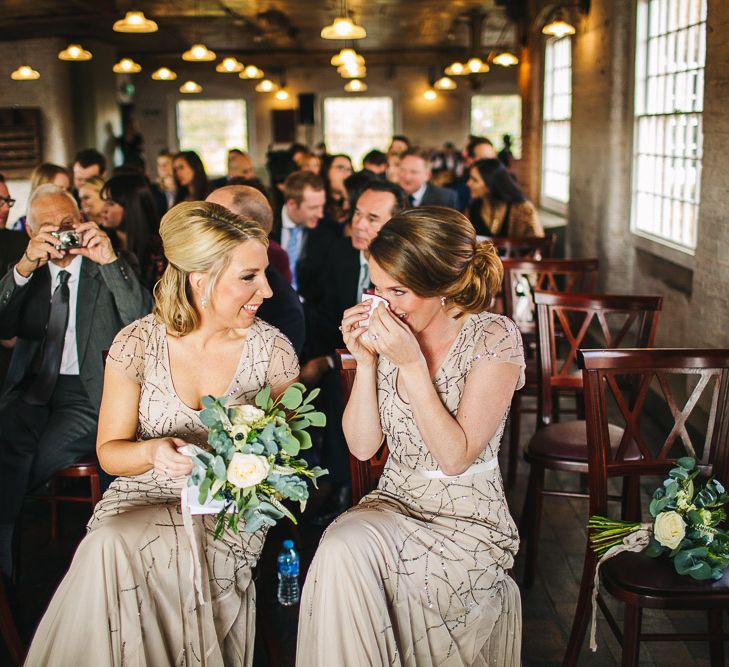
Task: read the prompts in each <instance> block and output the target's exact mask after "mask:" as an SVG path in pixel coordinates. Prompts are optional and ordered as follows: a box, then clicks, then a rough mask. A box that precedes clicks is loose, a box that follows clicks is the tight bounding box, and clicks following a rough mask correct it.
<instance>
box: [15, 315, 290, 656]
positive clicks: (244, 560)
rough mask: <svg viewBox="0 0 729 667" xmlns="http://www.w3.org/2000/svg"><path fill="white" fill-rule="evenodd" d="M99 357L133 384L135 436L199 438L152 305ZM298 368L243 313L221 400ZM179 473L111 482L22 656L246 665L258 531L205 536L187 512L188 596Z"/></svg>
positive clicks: (203, 522) (206, 519)
mask: <svg viewBox="0 0 729 667" xmlns="http://www.w3.org/2000/svg"><path fill="white" fill-rule="evenodd" d="M107 364H109V365H110V366H114V367H115V368H118V369H120V370H122V371H123V372H125V373H126V374H127V375H128V376H129V377H131V378H133V379H134V380H135V381H137V382H138V383H139V384H140V386H141V396H140V402H139V426H138V433H137V437H138V439H140V440H146V439H149V438H157V437H162V436H173V437H178V438H183V439H184V440H186V441H188V442H192V443H195V444H197V445H203V444H205V443H206V441H207V431H206V429H205V427H204V426H203V425H202V423H201V422H200V417H199V412H198V411H196V410H192V409H191V408H189V407H188V406H187V405H185V404H184V403H183V402H182V401H181V400H180V398H179V397H178V396H177V394H176V393H175V389H174V386H173V384H172V378H171V376H170V370H169V369H170V366H169V355H168V351H167V336H166V330H165V327H164V326H163V325H161V324H159V323H157V322H156V321H155V319H154V317H153V316H152V315H148V316H147V317H145V318H143V319H141V320H138V321H136V322H133V323H132V324H130V325H129V326H128V327H126V328H125V329H123V330H122V331H121V332H120V333H119V334H118V335H117V337H116V339H115V340H114V344H113V346H112V348H111V350H110V351H109V356H108V359H107ZM298 371H299V367H298V361H297V359H296V355H295V353H294V351H293V348H292V347H291V344H290V343H289V341H288V339H286V338H285V336H283V335H282V334H281V333H279V331H278V330H277V329H275V328H273V327H271V326H269V325H268V324H266V323H264V322H262V321H261V320H255V321H254V324H253V325H252V326H251V327H250V329H249V333H248V339H247V341H246V344H245V346H244V350H243V353H242V355H241V358H240V362H239V365H238V369H237V371H236V374H235V377H234V378H233V380H232V382H231V385H230V387H229V389H228V391H227V392H226V395H227V396H229V401H228V404H229V405H239V404H244V403H251V402H252V400H253V397H254V396H255V395H256V393H257V392H258V391H259V390H260V389H261V388H262V387H263V386H265V385H266V384H271V385H273V386H281V385H283V384H285V383H286V382H288V381H289V380H291V379H292V378H294V377H296V376H297V375H298ZM201 372H204V369H201ZM185 481H186V478H185V477H182V478H178V479H173V480H170V479H167V478H165V477H164V476H161V475H157V474H156V473H155V472H154V471H150V472H147V473H144V474H142V475H137V476H134V477H118V478H117V479H116V480H115V481H114V482H113V483H112V484H111V486H110V487H109V489H108V490H107V491H106V493H105V494H104V497H103V498H102V500H101V502H99V504H98V505H97V506H96V509H95V510H94V515H93V517H92V518H91V520H90V521H89V524H88V534H87V536H86V537H85V538H84V540H83V541H82V542H81V544H80V545H79V547H78V549H77V551H76V555H75V556H74V559H73V562H72V564H71V568H70V569H69V571H68V573H67V574H66V576H65V578H64V579H63V581H62V582H61V584H60V586H59V588H58V590H57V591H56V594H55V595H54V597H53V599H52V601H51V603H50V606H49V607H48V610H47V611H46V613H45V615H44V617H43V619H42V620H41V623H40V625H39V627H38V629H37V631H36V634H35V638H34V639H33V643H32V645H31V647H30V651H29V653H28V658H27V661H26V665H28V666H31V667H36V666H37V667H102V666H104V667H107V666H112V665H113V666H124V667H127V666H129V667H132V666H133V667H162V666H167V665H175V666H183V665H184V666H189V665H211V666H213V665H214V666H216V667H218V666H221V665H226V666H231V667H232V666H239V665H240V666H243V665H245V666H250V665H251V664H252V661H253V640H254V633H255V597H256V594H255V587H254V584H253V582H252V581H251V568H252V567H253V566H254V565H255V564H256V561H257V560H258V557H259V555H260V553H261V549H262V548H263V542H264V539H265V530H260V531H258V532H256V533H254V534H248V533H241V534H240V535H237V536H234V535H232V534H230V533H229V532H226V533H225V534H224V536H223V537H222V538H221V539H219V540H213V537H212V533H213V529H214V522H215V517H214V515H208V516H195V517H193V522H194V533H195V548H196V549H197V553H198V560H199V562H200V565H201V568H202V585H203V594H204V600H205V604H203V605H200V604H199V603H198V599H197V596H196V595H195V589H194V582H193V558H192V546H191V543H190V540H189V539H188V537H187V535H186V534H185V530H184V527H183V524H182V515H181V511H180V493H181V490H182V487H183V485H184V484H185Z"/></svg>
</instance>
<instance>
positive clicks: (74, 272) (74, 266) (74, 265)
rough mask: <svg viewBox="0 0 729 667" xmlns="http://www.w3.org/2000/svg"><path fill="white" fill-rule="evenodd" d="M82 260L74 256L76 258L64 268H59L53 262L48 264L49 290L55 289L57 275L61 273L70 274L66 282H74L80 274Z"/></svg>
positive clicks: (78, 256) (79, 256)
mask: <svg viewBox="0 0 729 667" xmlns="http://www.w3.org/2000/svg"><path fill="white" fill-rule="evenodd" d="M82 260H83V257H82V256H81V255H76V257H74V258H73V261H72V262H71V263H70V264H69V265H68V266H64V267H60V266H58V265H57V264H54V263H53V262H48V270H49V271H50V272H51V288H55V286H56V283H57V282H58V274H59V273H60V272H61V271H68V272H69V273H70V274H71V275H70V276H69V278H68V282H70V283H74V282H76V281H77V280H78V277H79V275H80V274H81V262H82Z"/></svg>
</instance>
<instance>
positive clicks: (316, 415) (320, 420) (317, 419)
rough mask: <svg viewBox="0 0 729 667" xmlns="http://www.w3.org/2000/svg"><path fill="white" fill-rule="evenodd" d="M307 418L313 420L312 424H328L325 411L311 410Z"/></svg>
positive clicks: (321, 425)
mask: <svg viewBox="0 0 729 667" xmlns="http://www.w3.org/2000/svg"><path fill="white" fill-rule="evenodd" d="M306 418H307V419H308V420H309V421H310V422H311V425H312V426H317V427H320V428H321V427H324V426H326V425H327V417H326V415H325V414H324V413H323V412H310V413H309V414H308V415H306Z"/></svg>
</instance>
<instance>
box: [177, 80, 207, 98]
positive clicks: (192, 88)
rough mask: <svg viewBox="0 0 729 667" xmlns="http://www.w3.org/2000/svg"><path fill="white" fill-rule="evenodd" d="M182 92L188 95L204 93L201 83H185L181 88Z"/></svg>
mask: <svg viewBox="0 0 729 667" xmlns="http://www.w3.org/2000/svg"><path fill="white" fill-rule="evenodd" d="M180 92H181V93H186V94H188V95H189V94H195V93H201V92H202V86H201V85H200V84H199V83H196V82H195V81H185V83H183V84H182V85H181V86H180Z"/></svg>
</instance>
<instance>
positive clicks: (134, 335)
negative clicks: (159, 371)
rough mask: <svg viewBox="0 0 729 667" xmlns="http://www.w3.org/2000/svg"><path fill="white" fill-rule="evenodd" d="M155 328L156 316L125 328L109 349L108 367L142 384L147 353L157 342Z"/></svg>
mask: <svg viewBox="0 0 729 667" xmlns="http://www.w3.org/2000/svg"><path fill="white" fill-rule="evenodd" d="M154 326H155V320H154V315H147V316H145V317H143V318H142V319H140V320H136V321H134V322H132V323H131V324H129V325H127V326H126V327H124V328H123V329H122V330H121V331H120V332H119V333H118V334H117V335H116V337H115V338H114V342H113V343H112V344H111V347H110V348H109V354H108V355H107V357H106V365H107V366H108V367H109V368H113V369H114V370H116V371H118V372H120V373H122V374H123V375H126V376H127V377H128V378H129V379H130V380H133V381H134V382H136V383H137V384H142V380H143V378H144V362H145V356H146V354H145V352H146V350H147V348H148V346H149V345H150V343H152V342H153V341H154V340H155V337H154V336H152V333H153V330H154Z"/></svg>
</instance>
